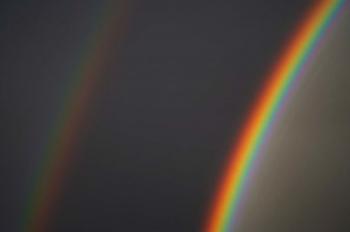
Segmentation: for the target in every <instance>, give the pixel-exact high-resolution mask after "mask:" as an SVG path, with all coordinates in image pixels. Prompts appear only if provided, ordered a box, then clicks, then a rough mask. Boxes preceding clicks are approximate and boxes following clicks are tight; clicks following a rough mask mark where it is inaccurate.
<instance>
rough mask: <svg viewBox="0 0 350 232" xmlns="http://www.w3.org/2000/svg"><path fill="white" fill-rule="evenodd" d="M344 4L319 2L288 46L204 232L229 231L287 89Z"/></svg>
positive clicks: (232, 161)
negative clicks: (247, 181) (249, 176)
mask: <svg viewBox="0 0 350 232" xmlns="http://www.w3.org/2000/svg"><path fill="white" fill-rule="evenodd" d="M344 4H345V0H322V1H318V2H317V4H316V5H314V6H313V7H312V8H311V11H310V13H308V15H307V17H306V19H305V20H304V21H303V22H302V24H301V25H300V26H299V28H297V31H296V33H295V36H294V37H293V38H292V40H291V41H290V42H289V43H288V44H287V46H286V48H285V50H284V52H283V53H282V56H281V57H280V59H279V60H278V61H277V64H276V65H275V66H274V67H273V69H272V73H271V74H270V75H269V76H268V78H267V82H266V83H265V85H264V87H263V90H262V91H261V93H260V95H259V96H258V97H259V98H258V100H257V102H256V103H255V104H254V105H253V107H252V110H253V111H252V112H251V113H250V116H249V118H248V120H247V121H246V123H245V125H244V127H243V130H242V131H241V133H240V137H239V140H238V143H237V144H236V145H235V147H234V149H233V150H232V152H230V154H229V160H228V163H227V164H228V165H227V167H226V169H225V170H224V176H223V178H222V180H221V183H220V185H219V188H218V193H217V195H216V196H215V199H214V201H213V208H212V211H210V215H209V216H210V217H209V221H208V222H209V223H207V224H206V225H205V228H204V231H206V232H228V231H229V230H230V229H232V228H231V227H232V226H233V224H234V220H235V219H236V214H237V211H238V208H239V203H240V199H241V196H242V194H243V190H244V187H245V184H246V180H247V178H248V175H249V173H250V170H251V168H252V166H253V163H254V160H256V158H257V156H258V155H259V149H260V148H261V145H262V144H263V143H264V139H265V137H266V135H267V132H268V129H269V128H271V126H272V125H273V123H274V121H275V120H276V116H277V114H278V113H279V111H280V109H281V108H282V104H283V102H284V100H285V99H286V98H287V96H288V92H289V90H290V89H291V87H292V86H293V84H294V83H295V82H296V80H297V79H298V78H299V77H300V76H301V74H302V72H303V69H304V68H305V66H306V63H307V62H308V60H309V59H310V56H312V55H314V54H313V53H314V52H315V49H316V47H317V45H318V44H319V42H320V40H321V38H322V36H323V35H324V33H325V31H326V30H327V29H328V28H329V26H330V24H331V23H332V22H333V21H334V18H335V16H336V15H338V12H339V10H340V9H341V8H342V6H343V5H344Z"/></svg>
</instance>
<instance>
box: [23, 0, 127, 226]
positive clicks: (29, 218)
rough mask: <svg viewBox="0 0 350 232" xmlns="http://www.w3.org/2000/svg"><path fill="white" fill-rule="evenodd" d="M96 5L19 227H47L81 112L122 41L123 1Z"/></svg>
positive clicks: (70, 157)
mask: <svg viewBox="0 0 350 232" xmlns="http://www.w3.org/2000/svg"><path fill="white" fill-rule="evenodd" d="M106 2H107V3H106V4H103V6H100V7H97V8H98V11H99V13H98V15H99V16H97V17H96V19H95V20H94V25H93V29H92V30H91V32H90V34H89V35H88V37H87V39H86V42H85V43H84V48H83V49H82V51H81V54H79V56H80V58H79V60H80V61H79V65H78V66H77V68H76V70H75V72H74V73H73V74H71V83H70V84H69V86H68V87H67V91H66V96H65V97H64V99H63V102H62V107H61V110H60V112H59V113H58V114H57V119H56V123H55V125H54V128H53V129H52V131H51V133H50V135H49V136H48V143H47V144H46V146H45V148H44V154H43V156H42V159H41V160H40V164H39V167H38V168H37V171H36V173H35V176H34V177H33V184H32V186H31V191H30V194H29V196H28V199H27V204H26V206H25V209H24V210H23V211H24V212H23V215H21V216H22V218H21V221H20V223H19V224H20V225H19V226H20V228H19V230H20V231H23V232H44V231H50V229H49V226H50V221H51V219H52V217H53V214H54V210H55V207H56V206H57V201H58V200H59V198H60V194H61V192H62V186H63V182H64V179H65V177H66V176H67V175H68V173H69V170H70V169H69V166H70V165H71V163H72V162H73V161H74V159H75V158H76V157H75V155H76V154H75V153H76V152H75V147H76V146H77V143H78V141H79V130H80V129H81V128H82V126H83V125H84V115H85V114H86V112H87V111H88V108H89V105H90V100H91V98H92V96H93V95H94V92H95V91H96V88H97V87H96V86H97V85H98V83H99V79H100V78H101V75H102V73H103V68H104V67H105V66H106V63H107V62H108V56H110V55H112V54H111V52H110V51H111V50H112V48H113V46H115V45H118V44H119V43H120V42H121V39H122V35H123V34H125V33H123V32H124V29H125V26H126V25H125V16H126V13H127V4H126V1H110V0H108V1H106Z"/></svg>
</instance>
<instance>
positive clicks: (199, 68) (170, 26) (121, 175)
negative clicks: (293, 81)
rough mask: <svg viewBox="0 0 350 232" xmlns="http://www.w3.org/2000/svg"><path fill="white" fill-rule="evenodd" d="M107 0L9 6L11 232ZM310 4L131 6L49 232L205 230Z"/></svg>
mask: <svg viewBox="0 0 350 232" xmlns="http://www.w3.org/2000/svg"><path fill="white" fill-rule="evenodd" d="M105 2H108V1H101V0H89V1H70V0H69V1H68V0H63V1H8V2H6V1H2V2H1V5H0V9H1V10H0V11H1V12H0V19H1V25H2V26H1V37H0V41H1V43H0V46H1V47H0V49H1V53H0V59H1V63H0V72H1V79H0V88H1V91H0V102H1V116H0V117H1V121H2V123H1V124H2V129H1V132H0V133H1V136H2V139H1V140H2V141H1V147H0V149H1V150H0V154H1V160H2V161H1V162H0V165H1V166H0V167H1V168H0V170H1V176H2V177H3V178H4V181H3V182H2V183H3V187H2V188H1V189H2V191H1V194H2V195H3V196H2V198H1V216H2V217H1V218H2V219H1V220H0V230H1V231H17V229H18V225H19V219H20V217H21V211H22V208H23V205H24V204H25V202H26V200H27V197H28V192H29V191H30V187H31V185H32V183H33V173H34V172H35V169H36V167H37V165H38V163H39V161H40V159H41V157H42V155H43V147H44V144H45V141H46V140H47V136H48V134H49V133H50V131H51V130H52V129H53V128H54V122H55V117H56V115H57V113H58V111H59V106H60V105H61V102H62V98H63V96H64V93H65V91H66V89H67V87H68V85H69V83H70V79H71V78H72V73H73V70H74V69H75V68H76V67H77V65H78V64H79V63H80V61H81V49H82V46H83V44H84V43H85V42H86V40H87V37H88V36H89V33H90V31H91V30H92V29H91V28H92V27H93V25H94V23H96V21H97V20H98V12H99V10H98V9H99V8H100V7H101V6H103V5H104V4H105ZM309 6H310V1H305V0H294V1H280V0H269V1H233V0H230V1H229V0H227V1H221V0H219V1H193V0H177V1H170V0H147V1H141V0H133V1H130V2H129V8H128V10H129V11H128V14H127V17H126V18H127V22H126V25H127V28H126V30H125V35H124V36H123V39H122V41H121V43H120V44H118V46H115V48H114V49H113V50H112V51H111V54H112V56H111V58H109V59H108V65H106V67H104V70H102V71H101V77H100V78H101V81H102V85H101V86H102V87H100V89H99V91H98V94H97V95H96V96H95V97H94V98H93V99H91V106H90V110H89V112H88V113H86V125H85V128H84V129H82V131H81V132H80V135H81V138H80V142H79V143H78V144H77V153H79V154H77V157H79V158H77V160H76V161H75V162H74V164H72V168H71V170H70V174H69V176H68V177H67V181H66V182H65V184H64V186H63V194H62V196H61V198H60V199H59V207H58V209H57V211H55V212H54V221H53V223H52V225H51V230H50V231H52V232H56V231H57V232H58V231H59V232H61V231H62V232H63V231H65V232H66V231H76V232H79V231H82V232H83V231H84V232H85V231H152V232H153V231H169V232H173V231H174V232H178V231H184V232H186V231H189V232H191V231H199V230H200V227H201V225H202V221H203V217H204V216H205V214H206V210H207V208H208V206H209V204H210V200H211V198H212V195H213V193H214V191H215V190H214V188H215V186H216V183H217V177H218V175H219V173H220V171H221V168H222V166H223V161H224V160H225V157H226V155H227V149H228V147H229V146H230V144H231V142H232V141H234V137H235V134H236V133H237V132H238V131H237V130H238V128H239V127H240V125H241V123H242V122H243V120H244V117H245V115H246V112H247V109H248V107H249V104H250V103H251V102H252V101H253V99H254V96H255V95H256V92H257V91H258V90H259V89H260V87H261V83H262V82H263V80H264V77H265V73H266V72H267V71H268V70H269V68H270V66H271V64H273V62H274V60H275V59H276V57H277V56H278V54H279V51H280V50H281V48H282V46H283V44H284V43H285V41H286V40H287V39H288V38H289V36H290V34H291V32H292V31H293V30H294V28H295V26H296V24H297V22H298V21H299V20H300V19H301V18H302V16H303V14H304V13H305V10H307V9H308V7H309Z"/></svg>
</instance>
